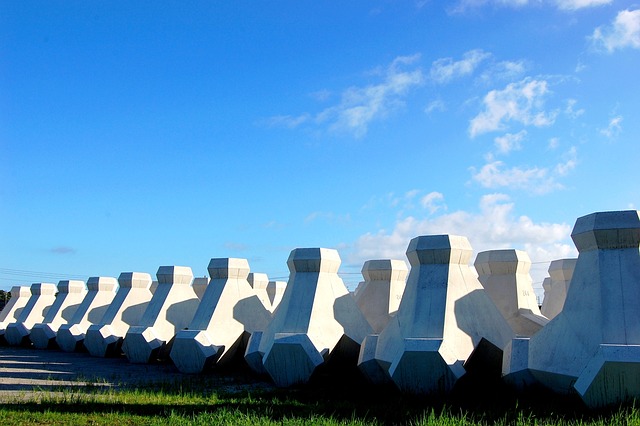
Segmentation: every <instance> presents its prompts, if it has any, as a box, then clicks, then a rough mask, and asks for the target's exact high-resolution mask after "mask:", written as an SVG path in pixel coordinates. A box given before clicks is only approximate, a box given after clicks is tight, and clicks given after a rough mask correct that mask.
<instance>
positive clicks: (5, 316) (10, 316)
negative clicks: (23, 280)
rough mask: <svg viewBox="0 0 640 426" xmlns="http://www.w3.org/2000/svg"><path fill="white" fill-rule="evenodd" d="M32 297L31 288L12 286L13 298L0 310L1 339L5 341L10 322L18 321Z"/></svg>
mask: <svg viewBox="0 0 640 426" xmlns="http://www.w3.org/2000/svg"><path fill="white" fill-rule="evenodd" d="M30 297H31V289H30V288H29V287H27V286H14V287H12V288H11V299H9V302H7V304H6V305H5V306H4V308H3V309H2V311H1V312H0V341H4V332H5V330H6V328H7V326H8V325H9V324H11V323H12V322H16V321H18V317H20V314H21V313H22V310H23V309H24V307H25V306H26V305H27V302H28V301H29V298H30Z"/></svg>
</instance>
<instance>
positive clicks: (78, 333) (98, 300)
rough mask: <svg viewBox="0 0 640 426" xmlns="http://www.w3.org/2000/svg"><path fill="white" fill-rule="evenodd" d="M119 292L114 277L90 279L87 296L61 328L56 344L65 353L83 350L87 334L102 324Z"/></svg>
mask: <svg viewBox="0 0 640 426" xmlns="http://www.w3.org/2000/svg"><path fill="white" fill-rule="evenodd" d="M117 291H118V281H117V280H116V279H115V278H113V277H90V278H89V279H88V280H87V294H86V296H85V297H84V299H83V300H82V303H81V304H80V306H79V307H78V309H77V310H76V312H75V313H74V314H73V317H72V318H71V320H70V321H69V322H68V323H66V324H63V325H61V326H60V328H59V329H58V334H57V335H56V343H57V344H58V346H59V347H60V349H62V350H63V351H67V352H73V351H76V350H81V349H83V342H84V337H85V333H86V332H87V329H88V328H89V326H90V325H91V324H97V323H100V321H101V320H102V317H103V316H104V314H105V312H106V311H107V309H108V308H109V305H110V304H111V302H112V301H113V299H114V297H115V296H116V292H117Z"/></svg>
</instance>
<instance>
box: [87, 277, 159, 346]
mask: <svg viewBox="0 0 640 426" xmlns="http://www.w3.org/2000/svg"><path fill="white" fill-rule="evenodd" d="M151 283H152V281H151V275H149V274H147V273H145V272H123V273H121V274H120V276H119V277H118V284H119V286H120V289H119V290H118V293H116V296H115V297H114V299H113V301H112V302H111V304H110V305H109V307H108V309H107V311H106V312H105V314H104V316H103V317H102V319H101V320H100V323H99V324H92V325H90V326H89V328H88V329H87V333H86V336H85V338H84V346H85V348H87V350H88V351H89V353H90V354H91V355H92V356H96V357H107V356H118V355H120V354H121V351H122V341H123V340H124V336H125V335H126V334H127V331H128V330H129V327H132V326H136V325H138V324H139V323H140V319H141V318H142V314H143V313H144V311H145V310H146V309H147V306H148V305H149V301H151V297H152V296H153V294H152V293H151Z"/></svg>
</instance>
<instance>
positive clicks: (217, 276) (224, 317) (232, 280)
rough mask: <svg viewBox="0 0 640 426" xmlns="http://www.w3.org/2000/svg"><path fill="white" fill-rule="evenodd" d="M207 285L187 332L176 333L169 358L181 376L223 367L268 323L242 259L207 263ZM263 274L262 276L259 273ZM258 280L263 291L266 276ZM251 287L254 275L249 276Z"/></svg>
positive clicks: (247, 268)
mask: <svg viewBox="0 0 640 426" xmlns="http://www.w3.org/2000/svg"><path fill="white" fill-rule="evenodd" d="M208 270H209V275H210V276H211V282H210V283H209V286H208V287H207V291H206V292H205V294H204V295H203V297H202V300H201V301H200V305H199V306H198V309H197V311H196V313H195V315H194V316H193V320H192V321H191V322H190V323H189V327H188V329H187V330H181V331H179V332H178V333H177V334H176V337H175V340H174V342H173V347H172V349H171V353H170V356H171V359H172V360H173V362H174V364H175V365H176V367H178V369H179V370H180V371H181V372H183V373H199V372H202V371H203V370H205V369H206V368H209V367H212V366H214V365H224V364H225V363H228V362H229V361H230V360H231V359H233V358H234V355H235V354H236V351H237V349H238V348H239V347H240V348H241V349H242V351H244V344H243V339H244V340H246V339H247V338H248V337H249V336H250V335H251V334H252V333H253V332H254V331H256V330H259V331H262V330H264V329H265V327H266V326H267V324H268V323H269V321H270V320H271V313H270V312H269V310H268V309H267V306H265V305H264V303H267V304H269V305H270V303H269V302H268V299H267V298H266V292H264V294H263V296H264V297H263V298H262V299H260V298H259V297H258V295H257V294H256V293H257V292H256V289H255V287H252V286H251V284H250V283H249V281H248V278H249V275H250V273H249V262H248V261H247V260H246V259H236V258H217V259H211V261H210V262H209V267H208ZM261 275H264V274H261ZM259 278H263V279H261V280H260V282H262V283H263V284H264V285H263V287H264V288H266V285H267V283H268V281H269V280H268V279H267V278H266V275H265V276H264V277H259ZM252 279H253V281H254V285H255V284H256V281H255V276H254V277H252Z"/></svg>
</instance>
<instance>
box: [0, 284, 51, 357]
mask: <svg viewBox="0 0 640 426" xmlns="http://www.w3.org/2000/svg"><path fill="white" fill-rule="evenodd" d="M56 291H57V288H56V285H55V284H50V283H35V284H32V285H31V296H30V297H29V300H28V301H27V304H26V305H25V306H24V308H22V312H21V313H20V316H19V317H18V320H17V321H16V322H12V323H10V324H9V325H7V328H6V331H5V336H4V337H5V339H6V341H7V343H9V344H10V345H13V346H17V345H23V344H24V345H31V341H30V340H29V334H30V333H31V328H32V327H33V326H34V325H35V324H37V323H39V322H42V320H43V319H44V317H45V316H46V315H47V311H48V310H49V308H50V307H51V305H53V303H54V301H55V298H56V296H55V295H56Z"/></svg>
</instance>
